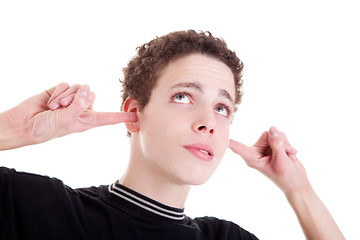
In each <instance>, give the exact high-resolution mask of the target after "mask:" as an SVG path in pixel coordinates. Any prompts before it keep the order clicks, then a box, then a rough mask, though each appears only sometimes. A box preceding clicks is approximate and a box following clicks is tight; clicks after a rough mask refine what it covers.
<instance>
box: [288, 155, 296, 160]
mask: <svg viewBox="0 0 360 240" xmlns="http://www.w3.org/2000/svg"><path fill="white" fill-rule="evenodd" d="M289 157H290V158H291V159H292V160H294V161H296V159H297V158H296V155H294V154H290V156H289Z"/></svg>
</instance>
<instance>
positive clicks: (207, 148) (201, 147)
mask: <svg viewBox="0 0 360 240" xmlns="http://www.w3.org/2000/svg"><path fill="white" fill-rule="evenodd" d="M184 148H191V149H197V150H204V151H206V152H208V153H209V154H210V156H213V155H214V153H213V150H212V148H211V147H210V146H209V145H206V144H202V143H195V144H190V145H186V146H184Z"/></svg>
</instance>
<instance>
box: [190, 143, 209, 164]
mask: <svg viewBox="0 0 360 240" xmlns="http://www.w3.org/2000/svg"><path fill="white" fill-rule="evenodd" d="M184 148H185V149H186V150H188V151H190V152H191V153H192V154H194V155H195V156H196V157H198V158H200V159H201V160H204V161H211V160H212V158H213V157H214V154H213V151H212V149H211V147H210V146H208V145H204V144H200V143H196V144H191V145H186V146H184Z"/></svg>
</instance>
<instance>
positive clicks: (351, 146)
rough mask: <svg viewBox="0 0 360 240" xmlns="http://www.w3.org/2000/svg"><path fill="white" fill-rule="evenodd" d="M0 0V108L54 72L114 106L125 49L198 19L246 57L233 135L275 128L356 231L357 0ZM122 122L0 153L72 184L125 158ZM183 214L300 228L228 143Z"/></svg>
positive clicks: (242, 137) (105, 172) (289, 232)
mask: <svg viewBox="0 0 360 240" xmlns="http://www.w3.org/2000/svg"><path fill="white" fill-rule="evenodd" d="M123 2H125V1H89V0H88V1H56V2H55V1H23V2H20V1H1V2H0V81H1V84H0V100H1V101H0V111H4V110H6V109H8V108H11V107H12V106H14V105H16V104H17V103H19V102H20V101H22V100H24V99H25V98H27V97H30V96H32V95H34V94H36V93H38V92H41V91H43V90H45V89H47V88H50V87H52V86H54V85H56V84H58V83H59V82H63V81H66V82H68V83H70V84H75V83H82V84H88V85H90V87H91V89H92V90H94V91H95V93H96V95H97V100H96V102H95V110H98V111H118V110H119V106H120V84H119V82H118V79H119V78H121V77H122V68H123V67H124V66H125V65H126V64H127V62H128V60H129V59H130V58H131V57H132V56H133V55H134V54H135V48H136V47H137V46H139V45H141V44H143V43H145V42H148V41H149V40H151V39H153V38H154V37H155V36H161V35H163V34H166V33H168V32H171V31H175V30H184V29H195V30H209V31H211V32H212V33H213V35H215V36H219V37H222V38H224V39H225V40H226V41H227V43H228V45H229V47H230V48H231V49H233V50H235V51H236V52H237V54H238V56H239V57H240V58H241V59H242V60H243V62H244V63H245V75H244V91H245V95H244V97H243V102H242V104H241V106H240V107H239V111H238V113H237V114H236V116H235V121H234V123H233V126H232V130H231V135H232V138H234V139H236V140H238V141H242V142H243V143H246V144H253V143H254V142H255V141H256V140H257V138H258V137H259V136H260V135H261V133H262V132H263V131H265V130H268V128H269V127H270V126H272V125H275V126H277V127H278V128H279V129H280V130H282V131H284V132H285V133H286V134H287V136H288V138H289V140H290V142H291V143H292V145H293V146H294V147H295V148H296V149H297V150H298V152H299V153H298V158H299V159H300V160H301V161H302V163H303V164H304V165H305V168H306V169H307V173H308V177H309V178H310V181H311V183H312V185H313V187H314V188H315V190H316V191H317V193H318V195H319V196H320V198H321V199H322V200H323V202H324V203H325V204H326V206H327V207H328V208H329V210H330V212H331V213H332V215H333V217H334V218H335V220H336V222H337V223H338V225H339V227H340V228H341V229H342V231H343V233H344V235H345V236H346V238H347V239H360V233H359V231H358V228H359V223H360V219H359V214H360V208H359V203H360V197H359V183H360V177H359V173H358V172H359V167H360V164H359V162H360V157H359V147H358V145H359V135H360V127H359V125H358V124H359V122H360V115H359V113H358V112H359V103H360V97H359V94H358V92H359V84H358V82H359V80H360V73H359V72H360V71H359V66H360V59H359V56H360V47H359V46H360V36H359V23H360V14H359V10H360V9H359V7H358V5H357V3H356V1H347V0H345V1H308V0H306V1H279V0H275V1H265V0H263V1H250V0H249V1H214V2H212V1H184V0H183V1H164V2H157V1H143V2H139V1H128V2H131V3H123ZM128 143H129V139H128V138H127V137H125V127H124V125H122V124H120V125H116V126H107V127H102V128H98V129H93V130H90V131H88V132H85V133H81V134H74V135H71V136H67V137H63V138H60V139H56V140H53V141H51V142H48V143H44V144H41V145H36V146H30V147H24V148H20V149H16V150H12V151H6V152H1V153H0V164H1V165H5V166H7V167H14V168H16V169H17V170H18V171H28V172H35V173H39V174H44V175H49V176H51V177H57V178H60V179H62V180H63V181H64V183H65V184H67V185H69V186H71V187H73V188H76V187H85V186H91V185H95V186H97V185H100V184H109V183H112V182H114V181H115V180H117V179H118V178H119V177H120V176H121V175H122V173H123V171H124V169H125V168H126V166H127V159H128V151H129V144H128ZM186 214H187V215H189V216H191V217H196V216H204V215H210V216H216V217H219V218H225V219H227V220H231V221H234V222H236V223H238V224H239V225H241V226H242V227H243V228H245V229H247V230H249V231H251V232H253V233H255V234H256V235H257V236H258V237H259V238H260V239H277V240H278V239H304V237H303V235H302V232H301V228H300V227H299V225H298V223H297V220H296V217H295V214H294V213H293V212H292V209H291V207H290V206H289V205H288V203H287V201H286V199H285V197H284V196H283V194H282V193H281V191H280V190H278V189H277V187H276V186H275V185H274V184H273V183H271V182H270V181H269V180H268V179H266V178H265V177H264V176H263V175H262V174H260V173H258V172H257V171H256V170H253V169H250V168H248V167H247V166H246V164H245V163H244V162H243V160H242V159H241V158H240V157H238V156H237V155H235V154H233V153H232V152H231V151H227V152H226V154H225V157H224V160H223V163H222V164H221V165H220V167H219V169H218V170H217V172H216V173H215V174H214V176H213V177H212V178H211V180H209V181H208V183H206V184H205V185H203V186H198V187H194V188H193V189H192V192H191V193H190V195H189V198H188V201H187V203H186Z"/></svg>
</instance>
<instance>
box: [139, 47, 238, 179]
mask: <svg viewBox="0 0 360 240" xmlns="http://www.w3.org/2000/svg"><path fill="white" fill-rule="evenodd" d="M234 97H235V87H234V76H233V74H232V72H231V70H230V68H229V67H227V66H226V65H225V64H224V63H222V62H220V61H218V60H215V59H213V58H210V57H207V56H204V55H200V54H192V55H188V56H185V57H183V58H180V59H178V60H176V61H174V62H171V63H170V64H169V65H168V66H167V67H166V68H165V69H164V70H163V71H162V72H161V75H160V77H159V79H158V80H157V84H156V86H155V87H154V89H153V90H152V94H151V97H150V100H149V102H148V104H147V105H146V106H145V108H144V109H143V111H141V112H139V114H138V119H139V127H140V131H139V132H137V133H136V134H138V136H137V137H138V140H139V146H140V151H141V155H142V157H143V158H144V160H145V162H146V164H148V167H149V169H151V171H154V174H161V175H162V176H163V177H165V178H166V179H168V180H170V181H173V182H174V183H177V184H190V185H198V184H202V183H204V182H205V181H207V180H208V179H209V177H210V176H211V175H212V173H213V172H214V171H215V169H216V167H217V166H218V164H219V163H220V161H221V159H222V157H223V155H224V152H225V150H226V149H227V147H228V144H229V127H230V124H231V120H232V117H233V109H234V100H233V99H234Z"/></svg>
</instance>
